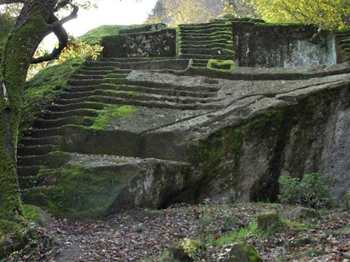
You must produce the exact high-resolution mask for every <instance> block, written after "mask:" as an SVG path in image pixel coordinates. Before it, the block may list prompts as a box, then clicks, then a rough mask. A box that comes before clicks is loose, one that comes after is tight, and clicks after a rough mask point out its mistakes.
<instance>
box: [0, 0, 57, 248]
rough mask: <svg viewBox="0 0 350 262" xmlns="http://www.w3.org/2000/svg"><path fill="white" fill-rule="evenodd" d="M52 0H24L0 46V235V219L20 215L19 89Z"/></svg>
mask: <svg viewBox="0 0 350 262" xmlns="http://www.w3.org/2000/svg"><path fill="white" fill-rule="evenodd" d="M56 2H57V0H40V1H39V0H30V1H27V2H26V3H25V4H24V6H23V8H22V11H21V13H20V15H19V17H18V19H17V22H16V25H15V27H14V28H13V30H12V32H11V33H10V35H9V37H8V39H7V42H6V44H5V47H4V49H3V54H2V60H1V81H0V83H1V87H0V90H1V92H0V188H1V190H0V210H1V211H0V237H1V234H4V233H11V232H4V231H6V229H4V226H1V223H5V222H6V221H7V222H10V223H18V222H19V221H21V220H22V219H23V217H22V204H21V198H20V191H19V186H18V180H17V172H16V147H17V134H18V126H19V121H20V116H21V107H22V101H23V100H22V97H23V90H24V84H25V79H26V75H27V71H28V67H29V64H30V61H31V59H32V57H33V55H34V52H35V50H36V48H37V46H38V45H39V44H40V42H41V41H42V39H43V38H44V37H45V36H46V35H47V34H48V33H49V32H50V25H49V24H48V21H49V19H50V16H51V14H52V13H53V10H54V7H55V4H56ZM8 230H10V229H8ZM0 244H1V239H0Z"/></svg>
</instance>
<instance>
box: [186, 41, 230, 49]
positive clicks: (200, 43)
mask: <svg viewBox="0 0 350 262" xmlns="http://www.w3.org/2000/svg"><path fill="white" fill-rule="evenodd" d="M211 44H230V45H233V41H232V39H215V40H213V39H206V40H200V41H196V40H193V39H186V40H182V44H181V47H184V46H187V45H194V46H196V45H211Z"/></svg>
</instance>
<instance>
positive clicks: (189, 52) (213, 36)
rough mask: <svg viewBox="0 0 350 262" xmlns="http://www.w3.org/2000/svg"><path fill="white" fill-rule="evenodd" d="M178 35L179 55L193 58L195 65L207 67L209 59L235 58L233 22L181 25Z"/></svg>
mask: <svg viewBox="0 0 350 262" xmlns="http://www.w3.org/2000/svg"><path fill="white" fill-rule="evenodd" d="M178 37H179V39H180V47H179V50H178V52H179V57H180V58H189V59H193V64H192V66H194V67H206V65H207V62H208V60H209V59H221V60H231V59H234V47H233V34H232V26H231V23H227V24H226V23H225V22H224V21H223V22H219V21H218V22H213V23H203V24H184V25H180V26H179V36H178Z"/></svg>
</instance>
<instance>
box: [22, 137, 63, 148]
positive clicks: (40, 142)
mask: <svg viewBox="0 0 350 262" xmlns="http://www.w3.org/2000/svg"><path fill="white" fill-rule="evenodd" d="M62 139H63V138H62V137H61V136H50V137H45V138H33V137H24V138H22V139H21V140H20V141H19V143H18V146H44V145H52V146H57V145H59V144H60V143H61V141H62Z"/></svg>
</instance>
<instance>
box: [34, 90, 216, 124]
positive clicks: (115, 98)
mask: <svg viewBox="0 0 350 262" xmlns="http://www.w3.org/2000/svg"><path fill="white" fill-rule="evenodd" d="M94 93H95V94H94V95H91V96H88V97H80V98H71V99H60V100H59V101H57V104H59V105H69V104H76V103H83V102H87V101H89V102H102V103H117V104H118V103H124V102H125V101H129V102H130V103H132V104H133V103H137V102H153V101H155V102H161V101H165V102H170V103H179V104H189V103H209V102H212V101H214V100H217V99H215V98H199V97H189V96H184V97H179V96H162V95H155V94H145V93H138V94H137V95H134V94H130V93H129V92H111V91H103V90H96V92H94ZM58 102H59V103H58ZM65 120H66V121H65ZM88 120H90V119H88ZM43 121H44V122H43ZM43 121H38V124H36V125H35V127H40V128H43V127H42V125H43V124H44V123H52V127H54V126H55V125H60V123H59V121H55V120H51V121H50V120H43ZM65 122H71V123H74V122H76V123H77V124H78V125H79V124H81V125H86V124H85V122H87V123H88V121H87V120H85V119H84V118H81V117H80V118H76V117H71V118H66V119H62V123H65ZM40 124H41V125H40Z"/></svg>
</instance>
